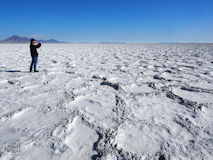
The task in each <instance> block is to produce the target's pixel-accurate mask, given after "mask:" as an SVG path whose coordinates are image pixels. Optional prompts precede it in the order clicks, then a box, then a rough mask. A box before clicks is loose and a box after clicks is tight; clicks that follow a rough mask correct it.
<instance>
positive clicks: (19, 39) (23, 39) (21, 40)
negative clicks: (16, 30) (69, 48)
mask: <svg viewBox="0 0 213 160" xmlns="http://www.w3.org/2000/svg"><path fill="white" fill-rule="evenodd" d="M36 41H38V42H39V41H41V42H43V43H64V42H60V41H57V40H55V39H49V40H42V39H41V40H36ZM0 43H30V38H27V37H21V36H17V35H13V36H11V37H9V38H7V39H4V40H0Z"/></svg>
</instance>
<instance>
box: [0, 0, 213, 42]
mask: <svg viewBox="0 0 213 160" xmlns="http://www.w3.org/2000/svg"><path fill="white" fill-rule="evenodd" d="M13 34H16V35H25V36H28V37H36V38H43V39H48V38H55V39H58V40H62V41H71V42H103V41H104V42H106V41H109V42H142V43H150V42H151V43H155V42H213V0H58V1H54V0H51V1H50V0H36V1H30V0H3V1H1V4H0V39H4V38H6V37H9V36H11V35H13Z"/></svg>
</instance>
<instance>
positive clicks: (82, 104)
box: [0, 44, 213, 160]
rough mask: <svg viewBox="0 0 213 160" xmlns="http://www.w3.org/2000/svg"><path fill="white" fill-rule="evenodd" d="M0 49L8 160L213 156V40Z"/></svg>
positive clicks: (1, 123)
mask: <svg viewBox="0 0 213 160" xmlns="http://www.w3.org/2000/svg"><path fill="white" fill-rule="evenodd" d="M38 51H39V53H40V55H39V65H38V69H39V70H40V72H39V73H29V71H28V70H29V65H30V61H31V59H30V53H29V46H28V44H0V159H2V160H9V159H10V160H49V159H53V160H68V159H69V160H81V159H82V160H87V159H92V160H95V159H107V160H115V159H135V160H136V159H142V160H143V159H144V160H145V159H148V160H149V159H150V160H151V159H172V160H173V159H175V160H176V159H193V160H196V159H199V160H200V159H205V160H211V159H213V118H212V115H213V44H43V46H42V47H41V49H39V50H38Z"/></svg>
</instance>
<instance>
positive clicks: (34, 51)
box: [30, 43, 41, 57]
mask: <svg viewBox="0 0 213 160" xmlns="http://www.w3.org/2000/svg"><path fill="white" fill-rule="evenodd" d="M39 47H41V43H39V44H38V45H33V44H30V53H31V57H38V52H37V48H39Z"/></svg>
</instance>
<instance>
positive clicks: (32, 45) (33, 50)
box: [30, 39, 41, 72]
mask: <svg viewBox="0 0 213 160" xmlns="http://www.w3.org/2000/svg"><path fill="white" fill-rule="evenodd" d="M35 43H36V40H35V39H31V40H30V53H31V57H32V62H31V65H30V72H32V68H33V65H34V72H39V71H38V70H37V69H36V67H37V63H38V52H37V48H39V47H41V42H39V43H38V44H37V45H35Z"/></svg>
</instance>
